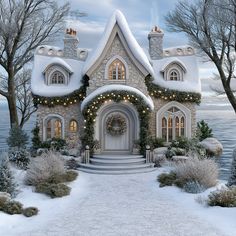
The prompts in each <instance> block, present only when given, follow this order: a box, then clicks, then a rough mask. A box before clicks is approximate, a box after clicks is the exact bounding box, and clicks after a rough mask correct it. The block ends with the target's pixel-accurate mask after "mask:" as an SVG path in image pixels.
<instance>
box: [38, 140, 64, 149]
mask: <svg viewBox="0 0 236 236" xmlns="http://www.w3.org/2000/svg"><path fill="white" fill-rule="evenodd" d="M66 145H67V144H66V141H65V139H61V138H55V137H54V138H52V139H50V140H48V141H45V142H42V143H41V144H40V148H46V149H52V150H56V151H60V150H63V149H65V147H66Z"/></svg>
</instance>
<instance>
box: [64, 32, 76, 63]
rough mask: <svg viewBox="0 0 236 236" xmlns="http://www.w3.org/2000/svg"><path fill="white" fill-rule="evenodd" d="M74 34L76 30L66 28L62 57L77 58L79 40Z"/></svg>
mask: <svg viewBox="0 0 236 236" xmlns="http://www.w3.org/2000/svg"><path fill="white" fill-rule="evenodd" d="M76 34H77V32H76V31H75V30H73V29H66V33H65V38H64V57H68V58H73V59H78V55H77V49H78V45H79V40H78V38H77V36H76Z"/></svg>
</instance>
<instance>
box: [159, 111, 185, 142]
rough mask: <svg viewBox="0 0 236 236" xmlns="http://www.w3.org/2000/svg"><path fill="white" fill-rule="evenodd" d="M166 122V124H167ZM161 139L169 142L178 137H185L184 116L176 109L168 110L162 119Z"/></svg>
mask: <svg viewBox="0 0 236 236" xmlns="http://www.w3.org/2000/svg"><path fill="white" fill-rule="evenodd" d="M167 121H168V122H167ZM161 130H162V138H163V139H164V140H165V141H166V142H171V141H172V140H174V139H176V138H177V137H180V136H185V115H184V113H183V112H182V111H181V110H180V109H178V108H177V107H171V108H170V109H168V110H167V111H166V112H165V113H164V114H163V117H162V129H161Z"/></svg>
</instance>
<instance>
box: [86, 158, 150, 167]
mask: <svg viewBox="0 0 236 236" xmlns="http://www.w3.org/2000/svg"><path fill="white" fill-rule="evenodd" d="M145 161H146V160H145V158H134V159H122V160H118V159H115V160H114V159H107V160H105V159H97V158H90V163H91V164H93V165H108V166H113V165H140V164H145Z"/></svg>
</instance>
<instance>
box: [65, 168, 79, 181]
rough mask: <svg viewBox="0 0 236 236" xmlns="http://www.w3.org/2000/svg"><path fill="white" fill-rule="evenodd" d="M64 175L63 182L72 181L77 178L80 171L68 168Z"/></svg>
mask: <svg viewBox="0 0 236 236" xmlns="http://www.w3.org/2000/svg"><path fill="white" fill-rule="evenodd" d="M63 176H64V181H63V182H72V181H74V180H75V179H76V178H77V176H78V172H76V171H73V170H68V171H66V173H65V174H64V175H63Z"/></svg>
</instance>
